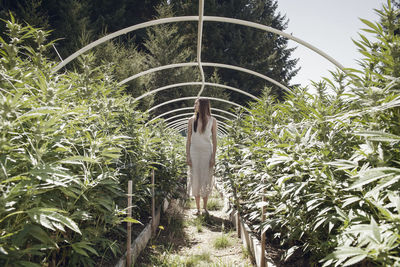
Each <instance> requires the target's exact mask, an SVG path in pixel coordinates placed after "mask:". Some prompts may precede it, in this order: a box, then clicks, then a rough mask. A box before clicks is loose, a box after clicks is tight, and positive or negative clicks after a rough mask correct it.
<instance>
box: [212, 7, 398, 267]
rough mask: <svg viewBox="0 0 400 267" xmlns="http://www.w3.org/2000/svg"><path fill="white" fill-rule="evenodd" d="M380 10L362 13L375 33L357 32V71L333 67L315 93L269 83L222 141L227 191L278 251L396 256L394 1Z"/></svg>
mask: <svg viewBox="0 0 400 267" xmlns="http://www.w3.org/2000/svg"><path fill="white" fill-rule="evenodd" d="M377 12H378V14H379V15H380V17H381V22H379V23H373V22H369V21H367V20H362V21H363V22H364V23H365V25H366V27H367V28H366V29H365V31H367V32H371V33H373V34H374V35H375V36H376V39H375V40H368V39H367V38H366V37H365V36H364V35H362V34H360V38H361V40H360V41H355V44H356V45H357V46H358V47H359V51H360V53H361V54H362V56H363V58H362V59H361V60H360V66H361V69H362V70H361V71H359V70H352V69H349V70H347V72H348V74H347V75H344V74H339V73H336V72H332V76H333V78H332V79H327V78H324V80H323V81H322V82H319V83H314V86H315V87H316V90H317V92H318V94H317V95H310V94H308V93H307V91H306V89H304V88H296V89H295V90H293V92H291V93H290V94H287V95H286V97H285V101H284V102H279V101H278V100H277V99H275V98H274V97H272V96H271V95H270V92H269V91H268V90H266V91H265V94H264V96H263V98H262V100H261V101H260V102H258V103H254V104H253V105H252V108H251V110H250V112H249V113H243V114H242V115H241V116H240V117H239V119H238V120H237V121H235V122H234V123H233V125H232V126H233V127H232V129H231V130H230V135H229V138H227V139H226V140H225V143H224V145H222V146H220V147H221V149H220V155H219V164H218V166H217V171H218V174H219V177H224V180H223V182H224V184H225V187H226V189H227V190H229V192H230V197H231V198H232V201H234V202H235V203H236V204H237V205H240V206H239V207H238V208H239V209H240V211H241V214H242V216H243V218H244V219H246V220H248V221H249V222H250V224H252V227H253V230H254V231H257V232H258V233H261V231H267V233H269V234H270V235H271V236H273V237H274V238H276V239H277V240H279V241H280V244H281V245H282V247H284V248H286V251H287V253H286V255H284V260H288V259H289V258H290V257H291V255H293V253H294V252H296V251H298V250H301V251H302V254H303V255H304V257H309V258H310V264H312V265H317V264H323V265H324V266H328V265H333V266H339V265H340V266H341V265H343V266H349V265H353V264H366V265H367V266H368V264H373V265H377V266H397V265H399V264H400V257H399V255H400V247H399V244H400V238H399V237H400V232H399V231H400V227H399V226H400V224H399V222H400V221H399V219H400V217H399V216H400V214H399V212H400V198H399V194H400V190H399V189H400V179H399V177H400V176H399V171H400V166H399V161H398V159H399V157H400V150H399V141H400V132H399V131H400V127H399V121H400V113H399V110H400V109H399V108H400V101H399V99H400V80H399V77H400V75H399V72H398V70H399V67H400V62H399V60H398V59H399V57H398V50H399V45H400V39H399V36H398V35H396V34H395V33H394V29H396V27H397V28H398V26H399V21H398V19H397V18H398V17H397V14H398V10H397V11H396V10H394V9H392V7H391V3H390V2H389V1H388V3H387V5H384V6H383V7H382V9H381V10H379V11H377ZM396 12H397V13H396ZM328 92H332V93H330V94H328ZM262 207H265V208H266V221H265V222H263V223H261V221H260V217H261V208H262ZM366 265H363V266H366Z"/></svg>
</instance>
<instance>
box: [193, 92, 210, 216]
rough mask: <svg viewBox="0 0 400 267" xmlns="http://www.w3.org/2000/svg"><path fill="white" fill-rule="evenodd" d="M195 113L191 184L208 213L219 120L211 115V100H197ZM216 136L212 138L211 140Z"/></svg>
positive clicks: (198, 205) (198, 212)
mask: <svg viewBox="0 0 400 267" xmlns="http://www.w3.org/2000/svg"><path fill="white" fill-rule="evenodd" d="M194 111H195V114H194V116H193V117H192V118H190V119H189V122H188V131H187V133H188V134H187V140H186V161H187V164H188V165H189V166H190V180H189V188H188V189H190V187H191V189H192V195H193V196H194V198H195V200H196V207H197V213H196V214H197V215H199V214H200V197H202V198H203V208H204V211H205V213H206V214H208V211H207V200H208V195H209V194H210V193H211V190H212V187H213V172H214V165H215V153H216V151H217V120H216V119H215V118H214V117H212V116H211V108H210V101H209V100H208V99H203V98H199V99H197V100H196V101H195V102H194ZM211 139H212V142H211Z"/></svg>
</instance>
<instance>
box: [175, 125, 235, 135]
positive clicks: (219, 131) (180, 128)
mask: <svg viewBox="0 0 400 267" xmlns="http://www.w3.org/2000/svg"><path fill="white" fill-rule="evenodd" d="M169 128H170V129H176V130H178V131H184V132H185V133H187V125H186V124H185V123H178V124H176V125H172V126H171V127H169ZM223 135H224V136H226V135H228V131H227V130H226V129H225V128H223V127H221V126H218V127H217V136H223Z"/></svg>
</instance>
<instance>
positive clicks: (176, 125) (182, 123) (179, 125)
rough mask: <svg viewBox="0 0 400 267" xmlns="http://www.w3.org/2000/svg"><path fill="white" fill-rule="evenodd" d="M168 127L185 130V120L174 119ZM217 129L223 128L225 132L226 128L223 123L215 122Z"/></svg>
mask: <svg viewBox="0 0 400 267" xmlns="http://www.w3.org/2000/svg"><path fill="white" fill-rule="evenodd" d="M168 128H182V129H183V130H187V121H185V120H182V121H176V122H175V123H174V124H171V125H170V126H168ZM217 129H219V130H223V131H225V132H227V129H226V128H224V125H222V124H220V123H217Z"/></svg>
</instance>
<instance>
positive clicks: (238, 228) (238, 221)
mask: <svg viewBox="0 0 400 267" xmlns="http://www.w3.org/2000/svg"><path fill="white" fill-rule="evenodd" d="M239 207H240V206H239V200H237V205H236V209H237V213H236V230H237V235H238V237H239V238H240V237H241V225H240V213H239Z"/></svg>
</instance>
